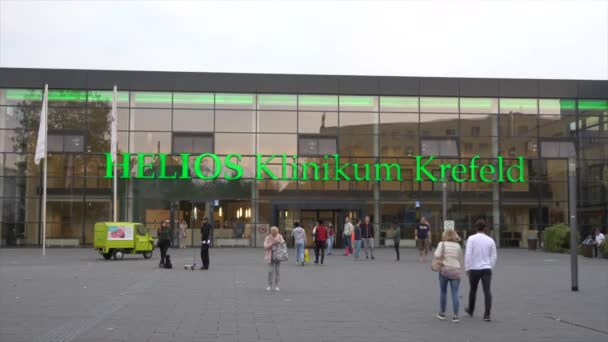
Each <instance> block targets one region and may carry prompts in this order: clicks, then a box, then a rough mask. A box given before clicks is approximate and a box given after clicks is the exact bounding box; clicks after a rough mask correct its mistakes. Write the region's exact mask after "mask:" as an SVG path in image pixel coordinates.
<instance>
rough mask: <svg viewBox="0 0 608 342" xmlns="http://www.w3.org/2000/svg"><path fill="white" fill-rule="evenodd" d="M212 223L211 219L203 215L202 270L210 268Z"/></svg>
mask: <svg viewBox="0 0 608 342" xmlns="http://www.w3.org/2000/svg"><path fill="white" fill-rule="evenodd" d="M211 229H212V227H211V224H209V219H208V218H207V217H203V225H202V226H201V261H202V263H203V265H202V266H201V270H208V269H209V246H210V245H211Z"/></svg>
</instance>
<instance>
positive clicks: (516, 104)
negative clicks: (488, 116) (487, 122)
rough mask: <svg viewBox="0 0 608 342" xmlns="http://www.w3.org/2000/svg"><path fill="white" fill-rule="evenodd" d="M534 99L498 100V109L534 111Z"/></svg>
mask: <svg viewBox="0 0 608 342" xmlns="http://www.w3.org/2000/svg"><path fill="white" fill-rule="evenodd" d="M536 106H537V103H536V99H500V109H501V110H504V109H536V108H537V107H536Z"/></svg>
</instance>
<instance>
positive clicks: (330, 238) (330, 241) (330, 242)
mask: <svg viewBox="0 0 608 342" xmlns="http://www.w3.org/2000/svg"><path fill="white" fill-rule="evenodd" d="M334 237H335V232H334V226H333V225H332V224H331V223H330V224H329V225H328V226H327V255H331V253H332V251H333V249H334V241H335V239H334Z"/></svg>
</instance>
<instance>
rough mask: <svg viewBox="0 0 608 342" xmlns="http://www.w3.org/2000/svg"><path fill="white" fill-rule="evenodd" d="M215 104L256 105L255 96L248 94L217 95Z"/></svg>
mask: <svg viewBox="0 0 608 342" xmlns="http://www.w3.org/2000/svg"><path fill="white" fill-rule="evenodd" d="M215 103H217V104H222V105H228V104H234V105H253V104H254V103H255V96H254V95H246V94H215Z"/></svg>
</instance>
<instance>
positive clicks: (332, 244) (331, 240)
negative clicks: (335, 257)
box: [327, 236, 334, 254]
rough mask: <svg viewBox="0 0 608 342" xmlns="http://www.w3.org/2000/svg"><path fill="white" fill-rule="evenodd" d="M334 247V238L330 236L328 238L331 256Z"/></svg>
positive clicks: (328, 248)
mask: <svg viewBox="0 0 608 342" xmlns="http://www.w3.org/2000/svg"><path fill="white" fill-rule="evenodd" d="M333 246H334V237H333V236H330V237H328V238H327V254H331V251H332V249H333Z"/></svg>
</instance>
